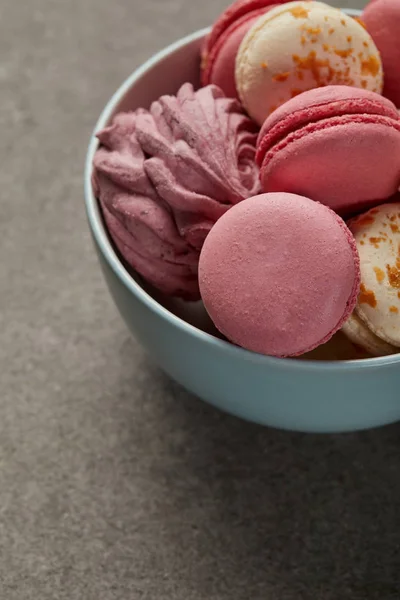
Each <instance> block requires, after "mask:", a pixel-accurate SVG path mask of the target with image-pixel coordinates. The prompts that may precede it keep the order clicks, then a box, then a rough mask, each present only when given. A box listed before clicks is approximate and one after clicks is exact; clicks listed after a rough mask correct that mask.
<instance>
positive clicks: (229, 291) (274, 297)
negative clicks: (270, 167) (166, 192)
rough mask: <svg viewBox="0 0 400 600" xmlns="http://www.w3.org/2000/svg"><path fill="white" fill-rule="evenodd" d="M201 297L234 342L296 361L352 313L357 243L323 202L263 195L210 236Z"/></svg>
mask: <svg viewBox="0 0 400 600" xmlns="http://www.w3.org/2000/svg"><path fill="white" fill-rule="evenodd" d="M199 283H200V291H201V295H202V298H203V301H204V304H205V307H206V309H207V311H208V312H209V314H210V317H211V318H212V320H213V321H214V323H215V325H216V327H217V328H218V329H219V330H220V331H221V332H222V333H223V334H224V335H225V336H226V337H227V338H228V339H230V340H231V341H232V342H234V343H236V344H238V345H240V346H243V347H244V348H247V349H249V350H253V351H255V352H259V353H262V354H269V355H273V356H296V355H299V354H303V353H305V352H307V351H309V350H312V349H313V348H315V347H317V346H319V345H320V344H322V343H324V342H326V341H328V339H330V337H331V336H332V335H333V334H334V333H335V332H336V331H337V330H338V329H339V328H340V327H341V325H342V324H343V322H344V321H345V320H346V319H347V317H348V316H349V315H350V314H351V312H352V310H353V309H354V306H355V304H356V301H357V295H358V292H359V283H360V268H359V258H358V253H357V250H356V246H355V242H354V238H353V236H352V235H351V233H350V231H349V230H348V228H347V226H346V225H345V223H344V221H343V220H342V219H341V218H340V217H339V216H338V215H336V214H335V213H334V212H333V211H331V210H330V209H328V208H327V207H326V206H323V205H322V204H320V203H316V202H313V201H312V200H310V199H308V198H305V197H301V196H296V195H293V194H288V193H276V194H261V195H259V196H255V197H253V198H250V199H248V200H244V201H243V202H241V203H240V204H238V205H236V206H235V207H233V208H232V209H231V210H230V211H228V212H227V213H226V214H225V215H224V216H223V217H221V219H219V221H218V222H217V223H216V225H215V226H214V227H213V229H212V230H211V232H210V233H209V235H208V237H207V239H206V241H205V244H204V246H203V250H202V252H201V255H200V263H199Z"/></svg>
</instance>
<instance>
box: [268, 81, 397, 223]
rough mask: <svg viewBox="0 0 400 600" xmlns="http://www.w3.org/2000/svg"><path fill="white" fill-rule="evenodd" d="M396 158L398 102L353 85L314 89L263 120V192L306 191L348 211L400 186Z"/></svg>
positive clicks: (328, 203) (385, 196)
mask: <svg viewBox="0 0 400 600" xmlns="http://www.w3.org/2000/svg"><path fill="white" fill-rule="evenodd" d="M378 148H379V151H377V149H378ZM399 156H400V118H399V113H398V111H397V109H396V107H395V106H394V104H393V103H392V102H390V101H389V100H388V99H386V98H383V97H382V96H380V95H379V94H376V93H374V92H371V91H368V90H362V89H358V88H352V87H348V86H327V87H324V88H316V89H314V90H309V91H307V92H304V93H303V94H300V95H299V96H297V97H295V98H293V99H291V100H289V101H288V102H287V103H285V104H284V105H282V106H281V107H279V108H278V109H277V110H276V111H274V112H273V113H272V114H271V115H270V116H269V117H268V119H267V120H266V121H265V123H264V125H263V127H262V129H261V131H260V134H259V138H258V144H257V162H258V164H259V165H260V166H261V182H262V185H263V189H264V191H266V192H275V191H284V190H285V191H289V192H293V193H298V194H303V195H307V196H308V197H310V198H312V199H313V200H317V201H320V202H322V203H324V204H327V205H328V206H330V207H331V208H333V209H334V210H335V211H337V212H340V213H344V214H345V213H349V212H356V211H357V210H362V209H364V208H366V207H368V206H370V205H372V204H378V203H379V201H381V200H385V199H386V198H388V197H389V196H391V195H393V194H394V193H395V192H396V190H397V189H398V187H399V185H400V160H399Z"/></svg>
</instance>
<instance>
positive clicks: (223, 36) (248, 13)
mask: <svg viewBox="0 0 400 600" xmlns="http://www.w3.org/2000/svg"><path fill="white" fill-rule="evenodd" d="M286 1H287V0H238V1H236V2H234V3H233V4H232V5H231V6H229V7H228V8H227V9H226V10H225V11H224V12H223V13H222V15H221V16H220V17H219V18H218V19H217V21H216V22H215V24H214V26H213V28H212V30H211V32H210V34H209V36H208V37H207V39H206V42H205V45H204V49H203V53H202V73H201V80H202V84H203V85H208V84H210V83H214V84H215V85H218V87H220V88H221V89H222V90H223V92H224V93H225V95H226V96H228V98H229V97H231V98H237V96H238V94H237V91H236V83H235V61H236V55H237V53H238V50H239V47H240V44H241V43H242V41H243V39H244V37H245V35H246V33H247V32H248V31H249V30H250V28H251V27H252V26H253V25H254V23H255V22H256V20H257V19H258V18H259V17H260V16H261V15H263V14H265V13H266V12H267V11H268V10H270V9H271V8H273V7H274V6H276V5H277V4H283V3H284V2H286Z"/></svg>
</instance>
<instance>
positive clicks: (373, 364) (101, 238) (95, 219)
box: [84, 9, 400, 373]
mask: <svg viewBox="0 0 400 600" xmlns="http://www.w3.org/2000/svg"><path fill="white" fill-rule="evenodd" d="M345 12H347V13H348V14H350V15H353V16H358V15H360V14H361V11H359V10H356V9H346V10H345ZM209 31H210V28H208V27H207V28H204V29H199V30H197V31H195V32H193V33H191V34H189V35H187V36H185V37H183V38H180V39H179V40H177V41H176V42H174V43H172V44H170V45H168V46H167V47H165V48H163V49H162V50H160V51H159V52H157V53H156V54H154V55H153V56H152V57H151V58H149V59H148V60H147V61H145V62H144V63H143V64H142V65H141V66H139V67H138V68H137V69H135V70H134V71H133V73H131V75H129V77H128V78H127V79H126V80H125V81H124V82H123V83H122V85H121V86H120V87H119V88H118V89H117V91H116V92H115V93H114V94H113V95H112V97H111V98H110V100H109V101H108V102H107V104H106V106H105V108H104V109H103V110H102V112H101V114H100V117H99V118H98V120H97V123H96V125H95V127H94V130H93V132H92V134H91V137H90V142H89V146H88V150H87V154H86V161H85V171H84V194H85V207H86V214H87V218H88V221H89V226H90V229H91V232H92V235H93V236H94V239H95V241H96V243H97V245H98V247H99V249H100V250H101V253H102V255H103V257H104V258H105V260H106V261H107V263H108V265H109V266H110V267H111V269H112V271H113V272H114V274H115V275H116V276H117V277H118V279H119V280H120V281H121V283H122V284H123V285H124V286H125V287H126V288H128V290H129V291H130V292H131V293H132V294H133V295H134V296H136V298H137V299H138V300H140V301H141V302H142V303H143V304H145V305H146V306H147V308H149V309H150V310H151V312H153V313H156V314H157V315H158V316H159V317H160V318H162V319H166V320H167V321H169V322H170V324H171V325H172V326H173V327H176V328H178V329H180V330H181V331H182V332H183V333H186V334H188V335H191V336H194V337H196V338H197V339H198V340H199V342H202V343H204V344H207V345H211V346H214V347H215V348H216V349H217V350H219V351H221V352H225V353H228V354H231V355H232V356H234V357H235V358H238V359H242V360H245V361H250V362H252V363H256V364H260V365H264V366H265V367H266V368H267V367H268V368H274V369H278V370H279V369H284V370H286V369H289V370H290V371H302V372H310V371H316V372H318V373H323V372H327V371H337V372H341V373H343V372H344V371H347V372H348V371H354V370H359V369H363V368H373V369H377V368H379V367H384V366H389V365H394V364H396V363H398V364H400V348H399V353H397V354H393V355H389V356H381V357H373V358H362V359H352V360H338V361H318V360H294V359H293V358H276V357H273V356H266V355H262V354H257V353H255V352H251V351H250V350H246V349H244V348H240V347H239V346H235V345H233V344H231V343H230V342H228V341H225V340H221V339H219V338H217V337H215V336H213V335H212V334H210V333H206V332H205V331H202V330H201V329H198V328H197V327H195V326H194V325H191V324H190V323H187V322H186V321H184V320H183V319H181V318H180V317H178V316H177V315H174V314H173V313H171V312H170V311H169V310H168V309H166V308H164V306H162V305H161V304H159V303H158V302H157V301H156V300H155V299H154V298H152V296H150V295H149V294H148V293H147V292H146V291H145V290H144V289H143V288H142V287H141V286H140V285H139V284H138V283H137V282H136V281H135V280H134V279H133V277H131V276H130V274H129V273H128V271H127V270H126V269H125V268H124V266H123V265H122V263H121V261H120V260H119V258H118V256H117V254H116V252H115V251H114V249H113V247H112V244H111V242H110V240H109V238H108V235H107V233H106V230H105V227H104V224H103V220H102V217H101V213H100V209H99V205H98V201H97V199H96V197H95V195H94V194H93V189H92V183H91V175H92V162H93V158H94V154H95V152H96V150H97V148H98V145H99V142H98V140H97V138H96V136H95V135H96V132H98V131H100V130H101V129H103V128H104V127H105V126H106V125H107V124H108V123H109V120H110V118H111V116H112V114H113V113H114V110H115V108H116V106H117V105H118V104H119V103H120V102H121V100H122V99H123V97H124V96H125V94H126V93H127V92H128V91H129V90H130V89H131V88H132V86H133V85H134V84H135V83H136V82H137V81H138V80H140V79H141V78H142V77H143V76H144V75H145V74H146V73H147V72H148V71H149V70H151V69H152V68H153V67H155V66H156V65H157V64H158V63H159V62H161V61H162V60H164V59H165V58H167V57H168V56H169V55H170V54H173V53H174V52H176V51H178V50H180V49H181V48H183V47H184V46H186V45H189V44H191V43H193V42H196V41H198V40H200V39H201V38H203V37H204V36H205V35H207V33H208V32H209Z"/></svg>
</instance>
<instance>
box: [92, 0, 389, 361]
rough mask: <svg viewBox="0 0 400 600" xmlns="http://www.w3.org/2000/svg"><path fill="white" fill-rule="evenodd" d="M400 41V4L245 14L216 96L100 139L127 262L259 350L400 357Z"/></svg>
mask: <svg viewBox="0 0 400 600" xmlns="http://www.w3.org/2000/svg"><path fill="white" fill-rule="evenodd" d="M399 31H400V2H399V0H371V2H370V4H369V5H368V6H367V7H366V9H365V11H364V13H363V17H362V19H356V18H353V17H351V16H349V15H347V14H346V13H344V12H342V11H341V10H339V9H337V8H333V7H331V6H329V5H327V4H323V3H321V2H317V1H314V0H300V1H295V2H285V1H284V0H237V1H236V2H234V4H232V5H231V6H230V7H229V8H228V9H227V10H226V11H224V13H223V14H222V15H221V16H220V17H219V18H218V20H217V21H216V23H215V25H214V26H213V27H212V29H211V31H210V33H209V35H208V36H207V37H206V39H205V41H204V44H203V48H202V57H201V59H202V60H201V80H202V85H203V87H202V88H200V89H199V90H197V91H194V90H193V88H192V87H191V86H188V85H186V86H183V88H181V90H179V92H178V94H177V96H176V97H172V96H164V97H162V98H160V100H159V101H158V102H156V103H154V104H153V106H152V107H151V108H150V110H149V111H147V110H144V109H140V110H139V111H135V112H134V113H128V114H127V115H118V116H117V117H116V119H115V122H114V123H113V124H112V125H111V126H110V127H109V128H107V130H105V131H103V132H100V133H99V139H100V142H101V146H100V148H99V150H98V153H97V155H96V157H95V161H94V173H93V182H94V189H95V192H96V194H97V196H98V198H99V200H100V204H101V207H102V209H103V214H104V216H105V222H106V225H107V227H108V230H109V233H110V236H111V238H112V239H113V241H114V243H115V245H116V246H117V249H118V250H119V252H120V254H121V256H122V258H123V259H124V260H125V263H126V264H127V266H128V267H131V268H133V269H134V270H135V271H136V272H138V273H139V274H140V275H142V276H143V277H144V279H145V280H147V281H148V282H149V283H150V284H152V285H153V286H154V287H155V288H158V289H160V290H161V291H163V292H164V293H165V294H168V295H173V296H180V297H183V298H185V299H189V300H196V299H197V298H199V297H201V299H202V301H203V302H204V306H205V308H206V310H207V312H208V314H209V315H210V317H211V319H212V321H213V322H214V324H215V326H216V327H217V328H218V330H219V331H220V332H221V333H222V334H223V335H224V336H225V337H226V338H227V339H228V340H230V341H231V342H232V343H234V344H237V345H239V346H242V347H244V348H246V349H248V350H251V351H254V352H258V353H262V354H267V355H271V356H276V357H294V356H302V355H305V354H307V353H309V352H310V351H313V350H315V349H316V348H319V347H321V346H322V345H324V348H326V347H327V343H330V340H332V339H337V335H340V336H343V335H344V336H346V339H347V344H348V345H349V344H350V343H351V344H350V345H351V347H352V348H353V349H354V357H358V356H360V349H362V351H363V353H364V354H363V356H364V355H365V356H383V355H387V354H392V353H396V352H400V193H399V188H400V112H399V107H400V70H399V64H400V51H399V45H398V43H397V39H396V35H397V33H398V32H399ZM339 331H340V334H338V332H339ZM333 354H335V353H333ZM325 355H326V353H325ZM328 357H329V352H328Z"/></svg>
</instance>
